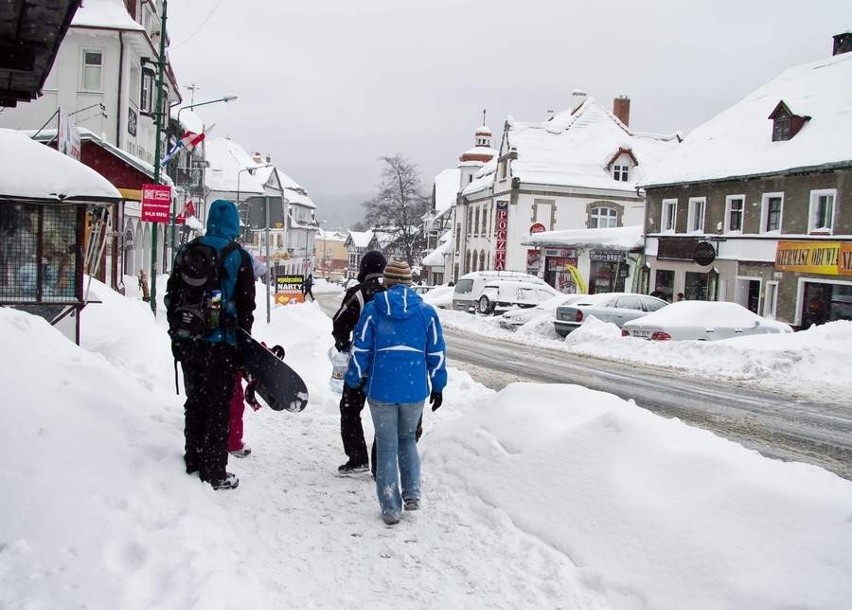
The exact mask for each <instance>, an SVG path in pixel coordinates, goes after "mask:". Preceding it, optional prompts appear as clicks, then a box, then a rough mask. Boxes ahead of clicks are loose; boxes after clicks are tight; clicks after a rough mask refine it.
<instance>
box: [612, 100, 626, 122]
mask: <svg viewBox="0 0 852 610" xmlns="http://www.w3.org/2000/svg"><path fill="white" fill-rule="evenodd" d="M612 113H613V114H614V115H615V116H616V118H617V119H618V120H619V121H621V122H622V123H624V125H625V127H630V98H629V97H627V96H626V95H619V96H618V97H617V98H615V99H614V100H612Z"/></svg>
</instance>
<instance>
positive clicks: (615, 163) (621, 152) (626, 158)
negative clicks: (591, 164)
mask: <svg viewBox="0 0 852 610" xmlns="http://www.w3.org/2000/svg"><path fill="white" fill-rule="evenodd" d="M637 165H639V161H638V160H637V159H636V157H635V156H634V155H633V151H632V150H630V149H629V148H624V147H621V148H619V149H618V150H617V151H615V154H614V155H613V156H612V157H611V158H610V160H609V163H607V164H606V167H607V170H609V171H610V172H611V175H612V179H613V180H615V181H616V182H629V181H630V171H631V170H632V169H633V168H634V167H636V166H637Z"/></svg>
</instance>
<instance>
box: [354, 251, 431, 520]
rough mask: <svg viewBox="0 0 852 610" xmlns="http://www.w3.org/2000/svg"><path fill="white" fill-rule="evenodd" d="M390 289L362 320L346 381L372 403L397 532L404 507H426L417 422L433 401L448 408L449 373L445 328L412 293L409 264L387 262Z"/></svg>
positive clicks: (385, 510) (386, 509) (379, 473)
mask: <svg viewBox="0 0 852 610" xmlns="http://www.w3.org/2000/svg"><path fill="white" fill-rule="evenodd" d="M384 285H385V291H384V292H381V293H379V294H377V295H376V296H375V297H374V298H373V300H372V301H371V302H370V303H367V304H366V305H365V306H364V311H363V312H362V313H361V317H360V318H359V320H358V325H357V327H356V328H355V334H354V342H353V344H352V358H351V360H350V362H349V368H348V369H347V371H346V378H345V382H346V385H347V386H349V387H350V388H362V389H363V391H364V392H365V394H366V396H367V401H368V403H369V405H370V415H371V416H372V418H373V426H374V428H375V431H376V448H377V450H376V454H377V455H376V495H377V496H378V499H379V506H380V507H381V513H382V519H383V520H384V522H385V523H386V524H387V525H394V524H396V523H399V520H400V516H401V514H402V510H403V507H404V508H405V510H406V511H414V510H418V509H419V508H420V498H421V489H420V456H419V455H418V453H417V444H416V430H417V423H418V421H419V420H420V417H421V415H422V413H423V405H424V403H425V400H426V398H427V397H429V402H430V403H431V405H432V410H433V411H435V410H436V409H438V408H439V407H440V406H441V404H442V403H443V391H444V387H445V386H446V384H447V370H446V362H445V361H446V356H445V351H446V350H445V346H444V333H443V330H442V328H441V321H440V319H439V318H438V314H437V312H436V311H435V309H434V308H433V307H432V306H431V305H429V304H427V303H424V302H423V299H422V298H420V295H418V294H416V293H414V292H413V291H412V290H411V288H410V287H411V268H410V267H409V266H408V264H407V263H406V262H404V261H402V262H391V263H388V264H387V266H386V267H385V271H384ZM400 486H401V490H400Z"/></svg>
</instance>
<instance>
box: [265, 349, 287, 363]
mask: <svg viewBox="0 0 852 610" xmlns="http://www.w3.org/2000/svg"><path fill="white" fill-rule="evenodd" d="M269 351H271V352H272V353H273V354H275V357H276V358H278V359H279V360H284V355H285V354H286V353H287V352H285V351H284V348H283V347H281V346H280V345H273V346H272V347H271V348H270V350H269Z"/></svg>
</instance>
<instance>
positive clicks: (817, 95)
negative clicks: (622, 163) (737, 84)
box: [640, 53, 852, 186]
mask: <svg viewBox="0 0 852 610" xmlns="http://www.w3.org/2000/svg"><path fill="white" fill-rule="evenodd" d="M780 101H783V102H784V103H785V104H786V105H787V107H788V108H789V109H790V111H791V112H793V113H794V114H796V115H799V116H809V117H811V118H810V120H808V121H806V122H805V124H804V126H803V127H802V129H801V131H799V132H798V133H797V134H796V135H795V136H793V137H792V138H791V139H790V140H786V141H778V142H773V141H772V127H773V124H772V121H771V120H769V118H768V117H769V114H770V113H771V112H772V111H773V109H774V108H775V107H776V106H777V105H778V102H780ZM850 135H852V53H844V54H841V55H836V56H834V57H830V58H828V59H822V60H820V61H815V62H811V63H807V64H804V65H800V66H796V67H794V68H790V69H788V70H787V71H785V72H784V73H783V74H781V75H780V76H778V77H777V78H775V79H774V80H772V81H770V82H768V83H766V84H765V85H763V86H762V87H760V88H759V89H757V90H755V91H753V92H752V93H750V94H748V95H747V96H746V97H745V98H743V99H742V100H740V101H739V102H737V103H736V104H734V105H733V106H731V107H730V108H728V109H727V110H725V111H724V112H722V113H721V114H718V115H716V116H715V117H713V118H712V119H710V120H709V121H707V122H706V123H704V124H703V125H701V126H699V127H697V128H696V129H695V130H694V131H693V132H691V133H690V134H689V135H688V136H687V137H686V139H685V140H684V142H683V144H681V145H680V147H678V152H677V155H673V156H671V157H669V158H668V159H666V160H665V161H664V162H663V163H661V164H660V165H659V166H658V167H657V168H656V169H655V170H654V171H653V172H651V173H650V174H649V175H648V176H647V178H646V179H644V180H641V181H640V183H641V185H642V186H653V185H663V184H680V183H684V182H699V181H704V180H719V179H725V178H733V177H739V176H750V175H755V174H771V173H779V172H784V171H786V170H791V169H795V168H805V167H815V166H824V165H831V164H838V163H841V164H847V165H852V137H850Z"/></svg>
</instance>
